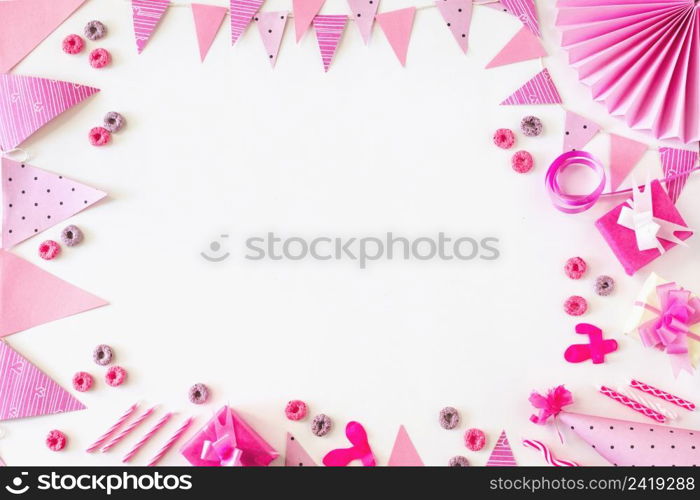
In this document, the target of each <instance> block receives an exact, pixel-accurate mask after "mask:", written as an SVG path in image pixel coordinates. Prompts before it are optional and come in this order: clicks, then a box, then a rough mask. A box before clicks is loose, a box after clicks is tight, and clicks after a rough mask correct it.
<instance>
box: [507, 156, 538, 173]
mask: <svg viewBox="0 0 700 500" xmlns="http://www.w3.org/2000/svg"><path fill="white" fill-rule="evenodd" d="M510 163H511V165H512V166H513V170H515V171H516V172H518V173H519V174H525V173H527V172H529V171H530V170H532V167H533V166H534V165H535V162H534V160H533V159H532V155H531V154H530V153H528V152H527V151H516V152H515V154H514V155H513V157H512V158H511V159H510Z"/></svg>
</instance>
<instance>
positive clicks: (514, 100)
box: [501, 69, 561, 106]
mask: <svg viewBox="0 0 700 500" xmlns="http://www.w3.org/2000/svg"><path fill="white" fill-rule="evenodd" d="M507 104H561V96H560V95H559V92H558V91H557V88H556V87H555V86H554V82H553V81H552V76H551V75H550V74H549V71H547V70H546V69H543V70H542V71H540V72H539V73H537V74H536V75H535V76H534V77H533V78H532V79H530V80H529V81H528V82H526V83H525V84H524V85H523V86H522V87H520V88H519V89H518V90H516V91H515V92H513V93H512V94H511V95H510V96H509V97H508V98H506V99H505V100H504V101H503V102H502V103H501V106H503V105H507Z"/></svg>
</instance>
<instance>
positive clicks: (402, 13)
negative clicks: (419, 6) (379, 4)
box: [377, 7, 416, 66]
mask: <svg viewBox="0 0 700 500" xmlns="http://www.w3.org/2000/svg"><path fill="white" fill-rule="evenodd" d="M415 16H416V8H415V7H408V8H407V9H399V10H392V11H391V12H384V13H382V14H378V15H377V22H378V23H379V27H380V28H381V29H382V31H383V32H384V35H386V38H387V40H389V44H390V45H391V48H392V49H393V50H394V54H396V57H397V58H398V59H399V61H400V62H401V66H406V54H407V53H408V43H409V41H410V40H411V30H412V29H413V19H414V18H415Z"/></svg>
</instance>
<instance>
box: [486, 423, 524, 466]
mask: <svg viewBox="0 0 700 500" xmlns="http://www.w3.org/2000/svg"><path fill="white" fill-rule="evenodd" d="M516 465H518V464H517V463H516V462H515V457H514V456H513V450H511V448H510V443H509V442H508V436H506V431H502V432H501V435H500V436H499V438H498V441H497V442H496V446H495V447H494V448H493V451H492V452H491V456H489V460H488V462H486V467H515V466H516Z"/></svg>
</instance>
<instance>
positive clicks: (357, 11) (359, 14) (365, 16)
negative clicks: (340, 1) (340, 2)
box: [348, 0, 379, 45]
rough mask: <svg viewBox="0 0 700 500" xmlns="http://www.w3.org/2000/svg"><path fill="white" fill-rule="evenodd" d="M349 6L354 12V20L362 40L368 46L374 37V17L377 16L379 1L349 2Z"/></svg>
mask: <svg viewBox="0 0 700 500" xmlns="http://www.w3.org/2000/svg"><path fill="white" fill-rule="evenodd" d="M348 5H349V6H350V11H352V18H353V19H354V20H355V24H357V29H359V30H360V35H362V40H364V42H365V45H367V44H368V43H369V39H370V37H371V36H372V27H373V26H374V16H376V15H377V9H378V8H379V0H348Z"/></svg>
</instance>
